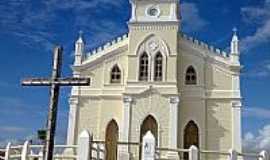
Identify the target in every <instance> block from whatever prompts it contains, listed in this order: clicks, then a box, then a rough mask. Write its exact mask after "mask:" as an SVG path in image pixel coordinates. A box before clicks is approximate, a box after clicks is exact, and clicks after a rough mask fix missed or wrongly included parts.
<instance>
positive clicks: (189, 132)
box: [184, 121, 199, 160]
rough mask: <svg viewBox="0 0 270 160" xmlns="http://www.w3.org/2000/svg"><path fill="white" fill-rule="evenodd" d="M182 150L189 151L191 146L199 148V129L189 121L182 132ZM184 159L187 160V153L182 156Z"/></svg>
mask: <svg viewBox="0 0 270 160" xmlns="http://www.w3.org/2000/svg"><path fill="white" fill-rule="evenodd" d="M184 132H185V133H184V148H185V149H189V148H190V147H191V146H192V145H194V146H196V147H198V148H199V129H198V126H197V125H196V124H195V123H194V122H193V121H190V122H189V123H188V124H187V126H186V128H185V131H184ZM184 159H185V160H188V153H185V154H184Z"/></svg>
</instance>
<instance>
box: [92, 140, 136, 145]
mask: <svg viewBox="0 0 270 160" xmlns="http://www.w3.org/2000/svg"><path fill="white" fill-rule="evenodd" d="M92 143H96V144H105V143H106V142H105V141H100V140H94V141H92ZM117 144H118V145H141V143H140V142H121V141H118V142H117Z"/></svg>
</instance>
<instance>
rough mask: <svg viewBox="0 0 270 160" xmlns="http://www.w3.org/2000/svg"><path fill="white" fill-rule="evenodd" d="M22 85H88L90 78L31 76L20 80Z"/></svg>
mask: <svg viewBox="0 0 270 160" xmlns="http://www.w3.org/2000/svg"><path fill="white" fill-rule="evenodd" d="M21 84H22V86H51V85H58V86H88V85H90V78H57V79H48V78H31V79H25V80H23V81H22V83H21Z"/></svg>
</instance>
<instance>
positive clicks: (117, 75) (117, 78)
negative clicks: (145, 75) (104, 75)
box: [111, 65, 121, 83]
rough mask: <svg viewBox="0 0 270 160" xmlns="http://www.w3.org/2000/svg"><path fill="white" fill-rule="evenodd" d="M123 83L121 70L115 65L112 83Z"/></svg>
mask: <svg viewBox="0 0 270 160" xmlns="http://www.w3.org/2000/svg"><path fill="white" fill-rule="evenodd" d="M120 82H121V70H120V68H119V67H118V66H117V65H115V66H114V67H113V68H112V71H111V83H120Z"/></svg>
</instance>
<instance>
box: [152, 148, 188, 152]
mask: <svg viewBox="0 0 270 160" xmlns="http://www.w3.org/2000/svg"><path fill="white" fill-rule="evenodd" d="M156 150H159V151H171V152H189V149H179V148H178V149H173V148H162V147H157V148H156Z"/></svg>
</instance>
